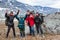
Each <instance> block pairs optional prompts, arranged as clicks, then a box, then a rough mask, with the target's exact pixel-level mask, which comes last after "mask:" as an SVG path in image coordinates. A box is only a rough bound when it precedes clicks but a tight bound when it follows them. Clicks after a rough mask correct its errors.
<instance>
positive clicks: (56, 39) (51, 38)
mask: <svg viewBox="0 0 60 40" xmlns="http://www.w3.org/2000/svg"><path fill="white" fill-rule="evenodd" d="M16 25H17V22H16V23H15V26H16ZM15 30H16V38H14V37H13V34H12V31H10V34H9V37H8V38H5V37H6V32H7V27H6V26H5V25H4V23H2V22H0V40H60V35H52V34H45V38H42V37H41V36H38V35H36V36H35V37H32V36H26V37H25V38H23V39H21V37H20V36H19V35H20V33H19V29H18V27H15Z"/></svg>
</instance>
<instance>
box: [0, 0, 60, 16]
mask: <svg viewBox="0 0 60 40" xmlns="http://www.w3.org/2000/svg"><path fill="white" fill-rule="evenodd" d="M0 8H3V10H0V11H1V13H3V11H4V13H5V9H8V10H9V11H11V10H13V11H14V12H15V13H16V11H17V10H18V9H20V10H21V15H23V14H25V13H26V11H27V10H31V11H32V10H34V11H35V12H39V13H43V14H52V13H55V12H57V11H58V9H56V8H50V7H42V6H31V5H28V4H24V3H21V2H18V1H16V0H1V1H0ZM59 11H60V10H59ZM1 13H0V14H1ZM4 13H3V14H4Z"/></svg>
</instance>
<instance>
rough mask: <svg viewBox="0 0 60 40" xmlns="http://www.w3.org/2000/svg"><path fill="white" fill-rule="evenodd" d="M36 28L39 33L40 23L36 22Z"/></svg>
mask: <svg viewBox="0 0 60 40" xmlns="http://www.w3.org/2000/svg"><path fill="white" fill-rule="evenodd" d="M36 30H37V34H39V25H38V24H36Z"/></svg>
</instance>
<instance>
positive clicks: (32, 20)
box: [5, 10, 44, 38]
mask: <svg viewBox="0 0 60 40" xmlns="http://www.w3.org/2000/svg"><path fill="white" fill-rule="evenodd" d="M19 12H20V10H18V12H17V14H15V15H14V13H13V11H11V12H10V14H8V12H6V13H5V18H6V20H5V25H6V26H8V30H7V34H6V38H8V35H9V32H10V29H11V28H12V30H13V35H14V37H16V34H15V28H14V18H16V19H17V21H18V28H19V30H20V37H25V23H26V25H28V27H29V30H30V33H29V35H31V36H35V30H34V25H35V26H36V32H37V35H38V34H40V32H41V35H43V30H42V26H41V25H42V24H43V23H44V16H43V14H40V13H39V12H36V13H34V11H30V10H27V12H26V14H25V16H20V17H18V14H19Z"/></svg>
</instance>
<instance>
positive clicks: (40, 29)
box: [39, 25, 43, 34]
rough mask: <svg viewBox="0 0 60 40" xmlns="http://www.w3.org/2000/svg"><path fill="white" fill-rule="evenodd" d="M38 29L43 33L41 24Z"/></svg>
mask: <svg viewBox="0 0 60 40" xmlns="http://www.w3.org/2000/svg"><path fill="white" fill-rule="evenodd" d="M39 31H40V32H41V34H43V30H42V27H41V25H40V28H39Z"/></svg>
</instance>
